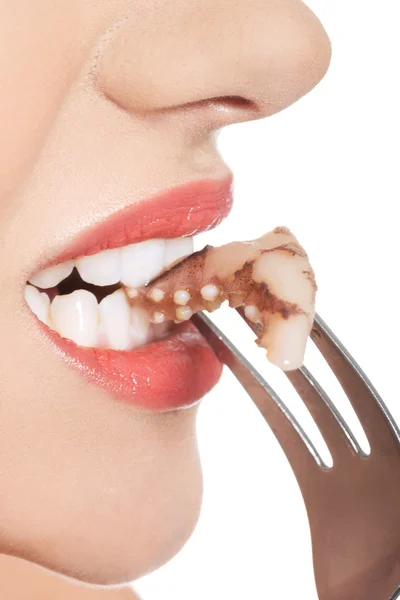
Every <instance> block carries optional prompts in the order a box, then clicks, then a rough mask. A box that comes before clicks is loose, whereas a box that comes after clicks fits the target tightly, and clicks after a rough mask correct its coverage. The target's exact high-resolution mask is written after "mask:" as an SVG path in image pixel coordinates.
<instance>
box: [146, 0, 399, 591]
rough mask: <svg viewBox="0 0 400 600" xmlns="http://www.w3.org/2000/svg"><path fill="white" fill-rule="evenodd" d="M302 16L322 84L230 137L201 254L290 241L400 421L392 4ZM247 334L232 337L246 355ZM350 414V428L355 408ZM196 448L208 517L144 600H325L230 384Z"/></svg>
mask: <svg viewBox="0 0 400 600" xmlns="http://www.w3.org/2000/svg"><path fill="white" fill-rule="evenodd" d="M244 1H245V0H244ZM308 4H309V5H310V6H311V8H312V9H313V10H315V12H316V13H317V15H318V16H319V17H320V19H321V21H322V22H323V24H324V25H325V27H326V29H327V31H328V33H329V35H330V37H331V40H332V44H333V59H332V64H331V67H330V70H329V73H328V75H327V76H326V77H325V79H324V80H323V82H322V83H321V84H320V85H319V86H318V87H317V88H316V89H315V90H314V91H313V92H312V93H311V94H310V95H308V96H307V97H306V98H304V99H302V100H301V101H300V102H298V103H297V104H296V105H294V106H293V107H291V108H289V109H287V110H286V111H284V112H282V113H280V114H279V115H276V116H274V117H272V118H270V119H267V120H265V121H263V122H255V123H251V124H243V125H237V126H234V127H231V128H230V129H228V130H227V131H225V132H224V133H222V134H221V137H220V145H221V151H222V154H223V156H224V157H225V159H226V161H227V162H228V164H229V165H230V166H231V167H232V169H233V171H234V174H235V181H236V187H235V197H236V205H235V208H234V210H233V212H232V214H231V216H230V217H229V219H228V221H227V222H226V223H224V224H223V225H222V226H220V227H219V228H218V230H217V231H216V232H210V233H208V234H205V235H203V236H200V239H199V246H202V245H204V243H206V242H210V243H214V244H220V243H223V242H228V241H231V240H234V239H241V240H243V239H251V238H253V237H256V236H259V235H261V234H262V233H264V232H266V231H268V230H270V229H272V228H273V227H275V226H277V225H287V226H289V227H290V228H291V229H292V230H293V232H294V233H295V234H296V236H297V237H298V238H299V240H300V242H301V243H302V244H303V245H304V246H305V247H306V249H307V251H308V253H309V255H310V258H311V262H312V264H313V266H314V268H315V270H316V273H317V278H318V283H319V288H320V291H319V295H318V306H317V308H318V312H319V313H320V314H321V315H322V316H323V318H324V319H325V320H326V321H327V322H328V324H329V325H330V326H331V327H332V329H333V330H334V331H335V332H336V333H337V335H338V336H339V337H340V338H341V339H342V341H343V342H344V343H345V345H346V346H347V347H348V349H349V350H350V351H351V353H352V354H353V355H354V356H355V358H356V359H357V360H358V362H359V363H360V364H361V365H362V367H363V368H364V370H365V371H366V372H367V374H368V375H369V376H370V378H371V379H372V381H373V383H374V384H375V386H376V387H377V388H378V390H379V391H380V393H381V394H382V396H383V397H384V399H385V400H386V402H387V404H388V405H389V407H390V408H391V410H392V412H393V414H394V416H395V417H396V419H397V420H398V421H399V422H400V398H399V396H400V394H399V391H398V387H399V386H398V383H397V377H398V371H399V365H398V362H399V349H398V343H399V342H398V340H399V336H400V316H399V315H400V303H399V294H398V289H399V269H398V261H399V258H400V252H399V247H398V239H399V230H398V219H397V209H398V203H399V200H400V183H399V175H398V173H399V152H398V149H399V140H400V126H399V115H398V111H399V108H400V93H399V86H398V79H399V72H400V68H399V62H400V61H399V59H400V36H399V35H398V22H399V21H398V16H399V14H398V13H399V11H398V6H397V5H398V3H397V2H396V1H395V0H379V2H378V0H334V1H332V2H327V1H326V0H309V2H308ZM221 318H222V317H221ZM230 327H231V329H230V334H232V335H233V329H232V325H231V326H230ZM245 333H247V331H245V330H243V331H241V330H240V331H239V334H237V335H236V338H235V340H236V341H238V343H239V344H240V347H241V348H242V349H243V348H247V345H246V343H245V341H246V340H245V338H249V334H248V335H247V336H245ZM248 347H249V348H250V347H251V349H252V343H251V342H248ZM252 350H253V349H252ZM255 354H256V356H254V355H251V356H252V360H254V361H255V362H256V364H257V365H258V366H259V367H260V366H261V368H264V371H263V372H264V373H267V375H268V378H269V380H270V381H271V382H273V384H274V385H275V383H276V382H278V383H277V387H278V389H280V390H281V393H282V395H283V397H284V398H285V400H287V401H288V403H289V404H290V406H291V407H292V408H293V410H294V412H295V413H296V415H297V416H299V418H300V420H301V422H302V423H303V424H305V425H306V427H307V430H308V431H309V432H311V436H312V438H313V439H314V440H316V443H317V444H318V446H319V447H321V444H320V441H319V440H318V438H317V437H316V436H315V432H313V431H312V429H310V428H309V422H308V421H307V419H306V415H305V414H304V410H303V411H302V410H301V405H300V403H299V402H298V401H297V400H296V398H295V397H292V396H291V394H290V390H289V389H287V388H286V387H279V385H278V384H279V381H280V380H281V379H280V378H279V377H278V375H280V374H279V373H278V374H277V372H276V371H275V370H274V369H273V368H272V367H266V366H265V359H264V356H263V355H262V351H261V350H258V351H257V350H256V351H255ZM261 355H262V356H261ZM317 362H318V361H317V360H316V358H315V357H314V354H313V353H312V351H311V349H310V350H309V352H308V356H307V364H308V366H309V368H311V369H312V370H315V372H316V373H317V374H321V373H322V375H321V381H323V382H324V385H327V387H328V388H329V389H331V388H330V386H329V381H328V380H327V379H326V378H325V377H324V374H323V372H322V371H321V370H320V367H319V366H318V364H317ZM278 380H279V381H278ZM331 391H332V395H333V396H334V399H335V400H337V401H338V403H339V404H340V405H341V406H342V398H341V396H340V394H338V393H337V391H335V390H334V389H333V390H331ZM343 412H344V413H345V414H346V416H347V417H348V418H349V420H351V422H353V421H352V415H351V414H349V412H348V409H347V408H346V406H344V409H343ZM198 433H199V445H200V452H201V455H202V461H203V467H204V485H205V492H204V504H203V510H202V515H201V518H200V521H199V524H198V527H197V529H196V531H195V533H194V535H193V537H192V538H191V540H190V541H189V542H188V543H187V545H186V546H185V548H184V549H183V550H182V551H181V552H180V554H179V555H178V556H177V557H175V558H174V559H173V560H172V561H171V562H170V563H169V564H167V565H166V566H164V567H163V568H162V569H160V570H159V571H157V572H156V573H154V574H152V575H150V576H148V577H145V578H143V579H142V580H140V581H139V582H137V583H136V585H135V587H136V589H137V591H138V592H139V593H140V595H142V597H143V600H163V599H167V600H205V599H207V600H225V599H226V600H228V599H229V600H236V599H237V600H239V599H241V600H242V599H246V600H247V599H249V600H250V599H251V600H261V599H263V600H265V599H267V598H268V599H269V598H270V599H273V600H289V599H292V598H296V599H297V598H299V599H307V600H316V599H317V595H316V591H315V586H314V582H313V572H312V561H311V553H310V548H311V545H310V538H309V532H308V524H307V518H306V513H305V509H304V505H303V502H302V498H301V495H300V492H299V490H298V488H297V485H296V482H295V480H294V477H293V475H292V473H291V470H290V467H289V466H288V463H287V462H286V459H285V457H284V455H283V453H282V451H281V449H280V447H279V446H278V444H277V442H276V441H275V438H274V437H273V435H272V434H271V432H270V430H269V429H268V427H267V426H266V424H265V423H264V422H263V420H262V419H261V418H260V416H259V414H258V413H257V411H256V409H255V408H254V406H253V405H252V403H251V401H250V400H249V399H248V398H247V396H246V394H245V392H244V391H243V390H242V389H241V388H240V386H239V385H238V384H237V383H236V381H235V380H234V378H233V377H232V375H231V374H230V373H229V372H225V374H224V376H223V379H222V381H221V383H220V384H219V385H218V386H217V388H216V389H215V390H214V391H213V392H212V393H211V394H209V396H208V397H207V398H206V399H205V401H204V402H203V405H202V407H201V408H200V412H199V421H198ZM325 456H326V452H325Z"/></svg>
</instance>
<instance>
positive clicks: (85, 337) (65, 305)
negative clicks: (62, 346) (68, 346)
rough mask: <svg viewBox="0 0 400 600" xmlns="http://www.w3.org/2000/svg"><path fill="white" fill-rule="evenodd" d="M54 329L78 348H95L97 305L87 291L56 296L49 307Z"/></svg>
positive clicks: (97, 318) (97, 321) (97, 320)
mask: <svg viewBox="0 0 400 600" xmlns="http://www.w3.org/2000/svg"><path fill="white" fill-rule="evenodd" d="M50 314H51V319H52V321H53V324H54V329H55V330H56V331H58V333H59V334H60V335H61V336H62V337H66V338H69V339H70V340H73V341H74V342H75V343H76V344H78V345H79V346H90V347H95V346H96V344H97V338H98V323H99V305H98V304H97V300H96V297H95V296H94V294H92V293H91V292H88V291H87V290H75V291H74V292H72V294H67V295H66V296H56V297H55V298H54V300H53V302H52V303H51V306H50Z"/></svg>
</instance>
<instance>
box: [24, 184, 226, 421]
mask: <svg viewBox="0 0 400 600" xmlns="http://www.w3.org/2000/svg"><path fill="white" fill-rule="evenodd" d="M231 206H232V177H231V176H228V177H227V178H225V179H223V180H206V181H200V182H194V183H191V184H185V185H182V186H180V187H178V188H174V189H172V190H168V191H167V192H165V193H162V194H159V195H157V196H156V197H154V198H151V199H149V200H145V201H143V202H138V203H136V204H133V205H131V206H129V207H127V208H126V209H123V210H122V211H120V212H119V213H116V214H114V215H111V217H109V218H108V219H106V220H105V221H104V222H103V223H100V224H99V225H98V226H95V227H94V228H92V229H90V230H89V231H88V232H83V233H82V234H81V236H78V238H77V239H76V240H75V241H74V242H73V243H72V244H70V245H69V246H68V247H67V248H66V249H65V250H64V251H63V252H62V253H61V254H59V255H58V256H57V257H54V258H52V259H51V260H50V261H49V262H48V263H47V264H46V265H44V268H41V269H39V270H38V271H36V272H35V273H34V274H33V275H32V276H30V277H29V280H28V281H27V284H26V287H25V299H26V302H27V304H28V305H29V307H30V309H31V311H32V313H34V315H35V316H36V317H37V319H38V321H39V322H40V324H41V328H42V330H43V331H44V332H45V333H46V335H47V337H48V338H49V339H50V340H51V342H52V343H53V344H54V345H55V346H56V349H57V351H58V353H60V354H62V356H63V357H64V359H66V360H67V362H68V363H70V364H73V365H74V366H75V367H77V368H78V369H79V370H80V371H81V372H82V373H83V374H85V375H86V376H88V377H89V379H90V380H91V381H95V382H96V383H97V384H100V385H102V386H104V387H105V388H106V389H108V390H111V391H112V392H113V393H114V394H116V395H117V396H118V397H119V398H122V399H124V400H127V401H129V402H133V403H135V404H140V405H141V406H144V407H145V408H153V409H158V410H169V409H173V408H177V407H181V406H190V405H192V404H193V403H194V402H196V401H197V400H199V399H200V398H201V396H203V395H204V394H205V393H206V392H207V391H209V389H210V388H211V387H212V386H213V385H214V384H215V383H216V381H217V380H218V378H219V375H220V372H221V366H220V364H219V361H218V360H217V358H216V357H215V355H214V354H213V353H212V351H211V350H210V348H209V347H208V346H207V344H206V342H205V340H204V339H203V338H202V337H201V336H200V334H199V333H198V332H197V330H196V329H195V328H194V326H192V325H191V324H189V323H186V322H184V321H186V319H184V318H182V319H181V320H182V324H179V323H174V322H173V321H169V322H165V323H157V322H151V319H150V318H149V315H148V314H147V313H146V312H145V311H144V310H143V308H140V307H135V306H131V305H130V303H129V299H130V298H132V297H134V295H135V293H136V289H137V288H139V287H141V286H145V285H146V284H147V283H148V282H150V281H151V280H153V279H154V278H156V277H157V276H159V275H160V274H161V273H163V272H164V271H165V270H166V269H168V268H169V267H170V266H171V265H172V264H174V263H175V262H176V261H179V259H182V258H183V257H185V256H188V255H190V254H192V252H193V236H194V235H196V234H198V233H201V232H203V231H206V230H208V229H211V228H213V227H215V226H216V225H218V224H219V223H220V222H221V220H222V219H223V218H225V217H226V216H227V214H228V213H229V211H230V209H231ZM153 321H154V320H153Z"/></svg>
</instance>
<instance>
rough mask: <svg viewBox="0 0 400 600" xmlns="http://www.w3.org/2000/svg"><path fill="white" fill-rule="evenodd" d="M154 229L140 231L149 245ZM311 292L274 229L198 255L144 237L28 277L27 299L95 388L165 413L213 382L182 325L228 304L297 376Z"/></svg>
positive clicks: (302, 257) (307, 269)
mask: <svg viewBox="0 0 400 600" xmlns="http://www.w3.org/2000/svg"><path fill="white" fill-rule="evenodd" d="M175 198H176V196H175ZM226 207H227V204H225V210H226ZM147 208H149V205H147ZM190 214H191V212H190V211H189V213H188V215H187V216H190ZM199 214H201V211H200V213H199ZM125 216H126V215H125ZM137 216H138V214H136V217H137ZM181 216H182V215H181V214H178V215H177V213H176V212H175V213H172V214H170V215H169V216H168V223H169V226H170V229H169V232H173V233H186V234H187V233H188V229H190V230H191V229H192V225H193V223H191V224H190V227H189V226H188V224H187V223H188V221H187V219H185V220H184V221H182V220H181ZM122 220H123V217H122ZM215 222H216V220H215V211H214V218H213V220H212V224H215ZM171 223H175V225H174V226H172V229H171ZM119 224H120V225H121V219H120V221H119ZM182 224H184V225H182ZM120 225H119V226H120ZM125 225H126V222H125ZM142 225H143V223H142ZM203 226H204V223H203ZM182 227H183V231H182ZM151 229H152V227H151V226H150V227H149V226H147V231H146V234H147V235H148V234H149V232H150V231H151ZM131 234H132V231H131ZM146 234H145V235H146ZM147 235H146V237H147ZM131 237H132V235H131ZM133 237H134V236H133ZM316 290H317V287H316V282H315V275H314V271H313V269H312V267H311V265H310V263H309V260H308V256H307V254H306V252H305V250H304V249H303V248H302V247H301V246H300V244H299V242H298V240H297V239H296V237H295V236H294V235H293V234H292V233H291V232H290V231H289V229H287V228H286V227H277V228H275V229H274V230H273V231H271V232H269V233H267V234H265V235H264V236H262V237H260V238H259V239H257V240H252V241H247V242H231V243H229V244H225V245H224V246H220V247H217V248H213V247H211V246H206V247H205V248H204V249H203V250H202V251H199V252H195V253H194V252H193V237H192V236H191V235H186V236H181V237H170V238H161V237H157V238H151V237H149V238H148V239H145V240H142V241H140V242H134V243H131V244H127V245H118V246H117V247H114V248H106V249H104V250H101V251H99V252H94V253H92V254H82V255H81V256H77V257H76V258H67V259H66V260H64V261H61V262H56V263H55V264H50V265H49V266H48V267H46V268H44V269H42V270H40V271H39V272H37V273H36V274H34V275H33V276H32V277H30V279H29V281H28V283H27V285H26V288H25V298H26V301H27V303H28V305H29V306H30V308H31V310H32V312H33V313H34V314H35V315H36V317H37V318H38V319H39V320H40V321H41V322H42V323H44V324H45V325H46V326H47V327H46V329H47V330H52V331H53V332H55V333H56V335H57V337H56V343H57V344H58V346H61V348H64V351H65V352H68V355H69V357H70V358H71V355H72V358H73V359H76V357H77V356H78V359H79V367H80V369H81V370H82V361H83V363H84V365H85V368H84V370H85V371H86V372H90V373H91V374H92V375H93V373H94V374H95V376H96V379H97V382H98V381H99V377H100V379H101V378H103V379H104V377H106V379H107V380H108V382H109V383H110V381H111V383H112V385H114V384H115V382H116V381H118V383H119V384H120V385H121V381H122V380H124V381H125V384H126V385H124V386H123V388H124V395H126V392H127V391H128V392H129V394H128V395H129V397H130V398H131V397H132V390H134V393H133V397H134V398H135V401H136V403H138V400H137V394H136V392H137V391H138V390H139V391H140V393H141V394H142V396H141V397H140V398H139V403H141V402H142V401H143V394H144V396H145V397H146V398H147V401H146V403H145V404H146V405H147V406H148V404H149V403H148V398H150V399H151V401H150V404H151V405H152V406H153V405H154V406H155V407H158V408H160V407H164V408H165V404H164V402H165V401H164V398H165V396H167V397H168V398H169V401H172V406H173V407H175V408H176V407H177V406H184V405H187V404H188V403H193V401H196V400H197V399H199V398H200V397H201V396H202V395H204V393H205V391H208V389H209V388H210V385H211V383H212V382H214V380H215V376H217V375H218V372H219V373H220V365H218V361H217V358H216V357H215V356H214V355H213V353H212V351H211V349H210V348H209V347H208V346H207V344H206V343H205V340H204V339H203V338H202V337H201V336H200V334H199V332H198V331H197V330H196V329H195V328H193V326H189V327H186V328H185V327H184V328H183V329H182V327H180V326H179V325H182V324H185V322H187V321H189V320H190V319H191V317H192V315H193V314H194V313H196V312H198V311H201V310H208V311H213V310H215V309H217V308H219V306H221V304H222V303H223V302H225V301H228V303H229V305H230V306H231V307H232V308H241V309H242V310H244V314H245V316H246V318H247V319H248V320H249V321H251V322H253V324H254V327H253V329H254V330H255V331H257V340H256V341H257V343H258V344H259V345H260V346H261V347H263V348H265V350H266V351H267V356H268V359H269V360H270V361H271V362H273V363H274V364H275V365H277V366H279V367H280V368H281V369H283V370H293V369H297V368H299V367H300V366H301V365H302V364H303V359H304V353H305V346H306V343H307V339H308V335H309V333H310V329H311V327H312V323H313V320H314V314H315V295H316ZM175 324H178V327H176V326H175ZM174 327H175V328H174ZM193 330H194V331H193ZM60 340H64V342H61V343H60ZM66 343H67V344H66ZM68 344H69V345H68ZM71 344H73V347H72V348H71ZM85 349H86V350H88V349H90V350H91V351H92V352H91V353H89V354H88V353H87V352H86V354H85V352H84V350H85ZM113 353H114V354H113ZM211 356H212V358H211ZM70 362H71V361H70ZM75 362H76V360H75ZM166 366H167V370H166V369H165V368H166ZM138 367H139V371H138ZM158 371H160V373H161V378H160V377H159V373H158ZM140 379H141V380H142V384H141V385H139V384H138V382H139V380H140ZM157 380H159V383H158V384H157V385H154V382H155V381H157ZM182 381H183V387H182ZM160 382H161V384H160ZM129 384H131V386H130V385H129ZM132 384H133V385H132ZM167 386H169V387H167ZM177 389H179V390H181V391H182V390H183V391H184V392H185V399H184V400H183V398H181V394H180V393H179V394H178V399H179V403H178V404H175V402H176V392H177ZM149 390H150V392H149ZM157 394H158V395H157ZM173 397H175V400H172V398H173ZM154 402H156V404H154ZM168 406H169V404H168Z"/></svg>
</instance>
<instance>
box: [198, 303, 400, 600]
mask: <svg viewBox="0 0 400 600" xmlns="http://www.w3.org/2000/svg"><path fill="white" fill-rule="evenodd" d="M238 312H239V314H241V316H242V318H244V320H245V321H246V323H247V324H248V325H249V327H251V329H252V330H253V331H257V326H255V325H254V324H252V323H250V322H249V321H248V320H247V319H246V318H245V317H244V314H243V312H242V311H240V310H238ZM192 320H193V321H194V323H195V325H196V327H197V328H198V329H199V330H200V331H201V333H202V334H203V335H204V336H205V338H206V339H207V340H208V342H209V343H210V345H211V346H212V348H213V350H214V351H215V352H216V353H217V355H218V356H219V357H220V359H221V360H222V362H224V363H225V364H226V365H227V366H228V367H229V368H230V369H231V371H232V372H233V374H234V375H235V376H236V378H237V379H238V380H239V382H240V383H241V384H242V386H243V387H244V388H245V390H246V391H247V393H248V394H249V395H250V397H251V398H252V400H253V401H254V403H255V404H256V406H257V407H258V409H259V411H260V412H261V414H262V415H263V417H264V419H265V420H266V421H267V423H268V424H269V426H270V427H271V429H272V431H273V432H274V434H275V436H276V438H277V440H278V442H279V443H280V445H281V446H282V449H283V451H284V452H285V454H286V456H287V458H288V460H289V463H290V465H291V467H292V469H293V471H294V474H295V476H296V479H297V482H298V484H299V486H300V489H301V492H302V495H303V498H304V502H305V505H306V509H307V515H308V519H309V523H310V531H311V538H312V548H313V564H314V575H315V581H316V586H317V590H318V597H319V599H320V600H396V599H398V598H400V431H399V428H398V427H397V425H396V423H395V421H394V419H393V417H392V416H391V415H390V413H389V411H388V409H387V407H386V406H385V404H384V402H383V400H382V399H381V398H380V396H379V395H378V393H377V391H376V390H375V389H374V387H373V386H372V384H371V383H370V381H369V380H368V378H367V377H366V376H365V374H364V373H363V372H362V370H361V369H360V367H359V366H358V364H357V363H356V362H355V360H354V359H353V358H352V357H351V356H350V354H349V353H348V352H347V350H346V349H345V348H344V347H343V345H342V344H341V342H340V341H339V340H338V339H337V337H336V336H335V335H334V334H333V333H332V331H331V330H330V329H329V328H328V326H327V325H326V324H325V323H324V321H323V320H322V319H321V318H320V317H319V316H317V317H316V319H315V322H314V325H313V329H312V332H311V338H312V339H313V341H314V342H315V344H316V346H317V347H318V349H319V350H320V352H321V353H322V355H323V356H324V358H325V360H326V361H327V363H328V364H329V366H330V367H331V369H332V371H333V373H334V374H335V376H336V378H337V379H338V381H339V382H340V384H341V386H342V388H343V390H344V391H345V393H346V395H347V397H348V398H349V400H350V402H351V404H352V405H353V407H354V410H355V412H356V414H357V415H358V418H359V420H360V422H361V424H362V426H363V428H364V431H365V433H366V435H367V438H368V440H369V443H370V446H371V453H370V454H369V455H366V454H365V453H364V452H363V451H362V449H361V448H360V446H359V444H358V443H357V441H356V439H355V437H354V435H353V434H352V432H351V430H350V428H349V427H348V425H347V424H346V422H345V421H344V419H343V418H342V416H341V415H340V413H339V411H338V410H337V409H336V407H335V405H334V404H333V402H332V401H331V400H330V399H329V397H328V396H327V394H326V393H325V391H324V390H323V389H322V387H321V386H320V385H319V384H318V382H317V381H316V379H315V378H314V377H313V375H312V374H311V373H310V372H309V371H308V370H307V369H306V368H305V367H302V368H301V369H299V370H297V371H292V372H288V373H287V376H288V378H289V380H290V382H291V383H292V385H293V386H294V388H295V389H296V390H297V392H298V394H299V395H300V397H301V398H302V400H303V401H304V403H305V404H306V406H307V408H308V410H309V411H310V413H311V414H312V416H313V418H314V420H315V422H316V424H317V426H318V428H319V429H320V431H321V434H322V435H323V437H324V439H325V441H326V443H327V445H328V447H329V450H330V452H331V455H332V458H333V462H334V464H333V467H332V468H328V467H327V466H326V465H325V464H324V462H323V460H322V459H321V457H320V455H319V454H318V452H317V450H316V448H315V447H314V445H313V444H312V442H311V441H310V439H309V438H308V436H307V434H306V433H305V432H304V431H303V429H302V428H301V427H300V425H299V423H298V422H297V421H296V419H295V418H294V416H293V415H292V414H291V413H290V411H289V410H288V409H287V407H286V406H285V404H284V403H283V402H282V400H281V399H280V398H279V396H278V395H277V394H276V393H275V391H274V390H273V389H272V388H271V387H270V386H269V385H268V383H267V382H266V381H265V380H264V379H263V377H262V376H261V375H260V374H259V373H258V372H257V371H256V370H255V369H254V367H253V366H252V365H251V364H250V363H249V362H248V361H247V360H246V358H245V357H244V356H243V355H242V354H241V353H240V352H239V351H238V350H237V348H236V347H235V346H234V345H233V344H232V343H231V342H230V341H229V339H228V338H227V337H226V336H225V335H224V334H223V333H222V332H221V331H220V330H219V329H218V327H217V326H216V325H215V324H214V323H213V322H212V321H211V320H210V319H209V318H208V317H207V316H205V315H204V314H203V313H198V314H197V315H195V316H194V317H193V318H192Z"/></svg>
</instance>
